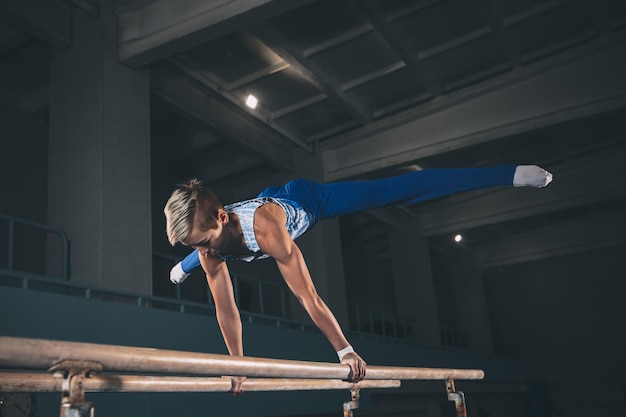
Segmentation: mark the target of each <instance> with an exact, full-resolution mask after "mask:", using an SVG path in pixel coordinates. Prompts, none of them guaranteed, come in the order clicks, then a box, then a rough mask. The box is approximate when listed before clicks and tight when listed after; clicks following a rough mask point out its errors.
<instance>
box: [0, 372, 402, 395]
mask: <svg viewBox="0 0 626 417" xmlns="http://www.w3.org/2000/svg"><path fill="white" fill-rule="evenodd" d="M62 382H63V379H62V378H61V377H60V376H55V375H52V374H46V373H33V372H0V392H60V391H62ZM399 386H400V381H399V380H369V381H361V382H359V383H357V384H352V383H350V382H345V381H341V380H338V379H297V378H292V379H288V378H247V379H246V380H245V381H244V382H243V385H242V388H243V390H244V391H248V392H249V391H314V390H337V389H346V390H349V389H352V388H359V389H365V388H398V387H399ZM83 387H84V389H85V392H228V391H230V390H231V388H232V387H231V381H230V378H228V377H206V378H203V377H177V376H161V375H158V376H157V375H149V376H148V375H105V374H103V375H94V376H92V377H90V378H85V379H83Z"/></svg>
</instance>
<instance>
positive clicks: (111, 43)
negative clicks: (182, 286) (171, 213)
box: [48, 0, 152, 294]
mask: <svg viewBox="0 0 626 417" xmlns="http://www.w3.org/2000/svg"><path fill="white" fill-rule="evenodd" d="M112 8H113V6H112V2H111V1H110V0H105V1H102V2H100V14H99V15H98V16H97V17H93V16H90V15H88V14H86V13H84V12H82V11H81V10H79V9H74V12H73V39H74V41H73V44H72V45H71V46H70V47H68V48H67V49H65V50H63V51H53V52H52V57H51V77H50V145H49V159H48V160H49V175H48V190H49V197H48V222H49V224H50V225H51V226H53V227H58V228H61V229H63V230H65V231H66V233H67V234H68V236H69V239H70V244H71V251H70V253H71V263H70V279H71V280H72V281H76V282H81V283H85V284H88V285H93V286H97V287H103V288H110V289H117V290H123V291H129V292H138V293H142V294H150V293H151V288H152V282H151V281H152V273H151V270H152V249H151V246H152V239H151V222H150V218H151V210H150V105H149V103H150V84H149V72H148V70H147V69H144V70H131V69H129V68H127V67H125V66H123V65H121V64H119V63H118V61H117V22H116V18H115V15H114V14H113V10H112Z"/></svg>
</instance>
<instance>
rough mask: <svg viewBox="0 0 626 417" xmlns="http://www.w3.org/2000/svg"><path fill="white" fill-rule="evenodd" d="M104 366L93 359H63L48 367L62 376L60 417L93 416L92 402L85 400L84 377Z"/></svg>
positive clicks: (100, 369) (88, 376)
mask: <svg viewBox="0 0 626 417" xmlns="http://www.w3.org/2000/svg"><path fill="white" fill-rule="evenodd" d="M103 368H104V367H103V366H102V364H101V363H99V362H94V361H72V360H64V361H61V362H59V363H57V364H55V365H54V366H53V367H52V368H50V371H51V372H54V373H55V375H57V376H62V377H63V382H62V385H61V398H62V399H61V417H94V407H93V403H90V402H86V401H85V383H84V381H85V379H86V378H90V377H91V375H92V374H93V372H95V371H102V369H103Z"/></svg>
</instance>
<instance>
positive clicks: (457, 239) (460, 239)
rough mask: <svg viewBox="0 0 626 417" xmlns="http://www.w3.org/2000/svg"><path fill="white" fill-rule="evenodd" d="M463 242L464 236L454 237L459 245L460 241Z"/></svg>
mask: <svg viewBox="0 0 626 417" xmlns="http://www.w3.org/2000/svg"><path fill="white" fill-rule="evenodd" d="M462 240H463V236H462V235H455V236H454V241H455V242H456V243H459V242H460V241H462Z"/></svg>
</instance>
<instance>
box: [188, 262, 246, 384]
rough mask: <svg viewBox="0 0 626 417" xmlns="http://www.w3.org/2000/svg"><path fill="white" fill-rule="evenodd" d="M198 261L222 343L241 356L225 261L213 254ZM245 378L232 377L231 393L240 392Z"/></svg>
mask: <svg viewBox="0 0 626 417" xmlns="http://www.w3.org/2000/svg"><path fill="white" fill-rule="evenodd" d="M199 258H200V263H201V264H202V268H203V269H204V272H205V273H206V279H207V282H208V284H209V289H210V290H211V294H212V295H213V301H214V303H215V315H216V317H217V323H218V324H219V326H220V330H221V331H222V336H223V337H224V343H226V348H227V349H228V352H229V353H230V355H231V356H243V341H242V334H241V327H242V326H241V317H240V315H239V309H238V308H237V304H236V303H235V294H234V292H233V284H232V281H231V279H230V273H229V272H228V266H227V265H226V262H224V261H221V260H219V259H217V258H215V257H213V256H210V255H209V256H200V257H199ZM244 379H245V378H240V377H237V378H233V384H234V385H233V393H235V394H238V393H241V392H242V390H241V383H242V382H243V380H244Z"/></svg>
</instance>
